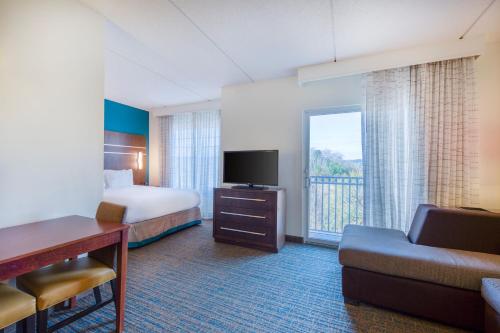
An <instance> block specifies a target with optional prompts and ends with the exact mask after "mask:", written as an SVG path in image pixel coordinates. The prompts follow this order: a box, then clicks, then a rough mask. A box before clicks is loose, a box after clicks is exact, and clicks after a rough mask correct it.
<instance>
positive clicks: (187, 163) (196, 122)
mask: <svg viewBox="0 0 500 333" xmlns="http://www.w3.org/2000/svg"><path fill="white" fill-rule="evenodd" d="M160 136H161V137H160V144H161V147H160V151H161V157H160V162H161V183H162V186H166V187H174V188H189V189H195V190H197V191H198V192H199V193H200V197H201V205H200V209H201V214H202V217H204V218H212V215H213V211H212V210H213V188H214V187H216V186H217V184H218V177H219V154H220V112H219V111H207V112H192V113H179V114H175V115H169V116H165V117H161V118H160Z"/></svg>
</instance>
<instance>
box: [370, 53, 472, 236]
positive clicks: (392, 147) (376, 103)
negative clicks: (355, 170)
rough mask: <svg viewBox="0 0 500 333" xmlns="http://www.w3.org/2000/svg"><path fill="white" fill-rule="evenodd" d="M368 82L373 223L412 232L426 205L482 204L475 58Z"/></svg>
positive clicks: (398, 72) (400, 71) (374, 77)
mask: <svg viewBox="0 0 500 333" xmlns="http://www.w3.org/2000/svg"><path fill="white" fill-rule="evenodd" d="M364 79H365V89H364V91H365V98H364V105H363V112H362V122H363V163H364V166H363V169H364V177H365V188H364V196H365V198H364V200H365V205H364V219H365V224H367V225H370V226H378V227H385V228H394V229H400V230H404V231H408V229H409V226H410V223H411V219H412V217H413V214H414V212H415V209H416V207H417V206H418V204H420V203H434V204H437V205H440V206H450V207H453V206H464V205H475V204H477V201H478V193H477V187H478V182H477V171H478V155H477V138H478V127H477V125H478V123H477V110H476V107H475V104H474V59H473V58H464V59H456V60H447V61H442V62H436V63H430V64H423V65H418V66H410V67H406V68H398V69H390V70H385V71H378V72H373V73H368V74H366V75H365V78H364Z"/></svg>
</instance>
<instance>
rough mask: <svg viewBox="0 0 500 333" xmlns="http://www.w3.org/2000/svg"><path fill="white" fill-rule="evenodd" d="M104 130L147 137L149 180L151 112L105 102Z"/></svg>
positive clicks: (147, 173) (147, 172) (108, 101)
mask: <svg viewBox="0 0 500 333" xmlns="http://www.w3.org/2000/svg"><path fill="white" fill-rule="evenodd" d="M104 129H105V130H106V131H114V132H122V133H129V134H139V135H144V136H145V137H146V142H147V161H148V170H146V180H148V179H149V112H148V111H145V110H141V109H138V108H134V107H132V106H128V105H125V104H121V103H117V102H113V101H110V100H107V99H105V100H104Z"/></svg>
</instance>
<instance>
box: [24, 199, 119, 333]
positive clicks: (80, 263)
mask: <svg viewBox="0 0 500 333" xmlns="http://www.w3.org/2000/svg"><path fill="white" fill-rule="evenodd" d="M125 211H126V208H125V207H123V206H119V205H115V204H111V203H107V202H101V203H100V204H99V207H98V209H97V213H96V219H97V220H98V221H106V222H115V223H122V221H123V217H124V215H125ZM115 257H116V249H115V248H104V249H100V250H97V251H93V252H90V253H89V254H88V257H83V258H76V259H73V260H69V261H63V262H60V263H58V264H55V265H51V266H47V267H44V268H41V269H38V270H36V271H34V272H30V273H28V274H25V275H22V276H20V277H18V278H17V283H18V286H20V288H21V289H22V290H24V291H26V292H28V293H30V294H32V295H33V296H35V297H36V308H37V331H38V332H39V333H46V332H53V331H55V330H58V329H60V328H61V327H64V326H66V325H68V324H70V323H72V322H74V321H75V320H78V319H80V318H82V317H83V316H86V315H88V314H90V313H92V312H94V311H96V310H98V309H100V308H102V307H103V306H106V305H108V304H109V303H111V302H114V303H115V308H116V301H115V283H114V282H115V279H116V273H115ZM107 282H110V285H111V290H112V295H113V296H112V297H111V298H110V299H108V300H105V301H103V300H102V296H101V292H100V289H99V286H101V285H104V284H105V283H107ZM90 289H93V292H94V298H95V304H94V305H92V306H90V307H89V308H87V309H85V310H82V311H81V312H78V313H76V314H74V315H72V316H70V317H68V318H66V319H64V320H62V321H60V322H58V323H56V324H54V325H53V326H51V327H48V310H49V309H50V308H51V307H53V306H55V305H57V304H60V303H62V302H65V301H66V300H68V299H71V298H73V297H75V296H77V295H79V294H81V293H83V292H85V291H87V290H90Z"/></svg>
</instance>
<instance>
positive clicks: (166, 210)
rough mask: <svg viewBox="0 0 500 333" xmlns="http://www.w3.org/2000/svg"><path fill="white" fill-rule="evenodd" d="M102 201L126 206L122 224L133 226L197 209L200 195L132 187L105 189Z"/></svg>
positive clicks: (137, 186) (166, 189) (158, 188)
mask: <svg viewBox="0 0 500 333" xmlns="http://www.w3.org/2000/svg"><path fill="white" fill-rule="evenodd" d="M103 200H104V201H107V202H111V203H115V204H118V205H122V206H126V207H127V211H126V213H125V218H124V223H128V224H133V223H137V222H141V221H146V220H151V219H154V218H157V217H160V216H164V215H169V214H173V213H177V212H180V211H184V210H189V209H191V208H194V207H198V206H199V204H200V195H199V194H198V192H196V191H193V190H183V189H174V188H167V187H154V186H141V185H133V186H128V187H122V188H112V189H105V190H104V196H103Z"/></svg>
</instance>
